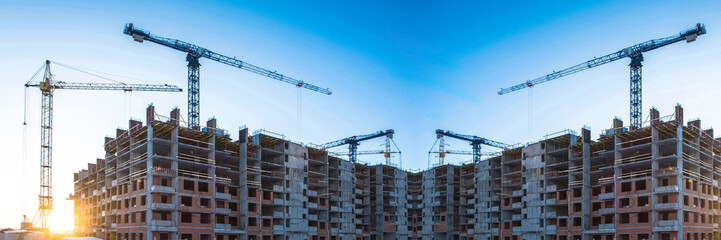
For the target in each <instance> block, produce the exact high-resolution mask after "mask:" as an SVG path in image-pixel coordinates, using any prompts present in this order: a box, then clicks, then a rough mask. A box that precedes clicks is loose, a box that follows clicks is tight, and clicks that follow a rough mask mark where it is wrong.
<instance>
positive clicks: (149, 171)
mask: <svg viewBox="0 0 721 240" xmlns="http://www.w3.org/2000/svg"><path fill="white" fill-rule="evenodd" d="M151 107H152V106H151ZM149 110H150V107H148V111H149ZM148 117H149V116H148ZM146 127H147V128H148V136H147V138H148V141H147V143H146V144H147V146H148V147H147V151H148V156H147V160H146V161H145V164H146V165H145V169H146V174H145V176H147V178H146V181H145V206H146V209H147V210H146V212H145V222H146V223H147V225H146V229H145V239H153V231H152V228H151V227H150V225H151V224H152V219H153V210H152V209H151V208H150V206H152V203H153V194H152V193H153V192H152V186H153V138H154V137H155V136H153V135H154V134H153V125H152V124H150V122H148V125H147V126H146ZM129 135H130V134H129ZM129 137H130V141H131V143H132V141H134V139H133V136H131V135H130V136H129ZM131 153H132V150H131ZM131 158H132V155H131ZM176 203H177V202H176Z"/></svg>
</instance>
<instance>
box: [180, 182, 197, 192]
mask: <svg viewBox="0 0 721 240" xmlns="http://www.w3.org/2000/svg"><path fill="white" fill-rule="evenodd" d="M183 190H188V191H195V182H193V181H190V180H183Z"/></svg>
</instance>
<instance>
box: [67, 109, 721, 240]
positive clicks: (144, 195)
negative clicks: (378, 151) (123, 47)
mask: <svg viewBox="0 0 721 240" xmlns="http://www.w3.org/2000/svg"><path fill="white" fill-rule="evenodd" d="M178 119H179V112H178V111H177V109H176V110H174V111H173V112H171V114H170V117H162V116H160V115H157V114H155V111H154V108H153V107H152V106H151V107H149V108H148V111H147V119H146V120H147V121H146V123H145V124H143V123H142V122H140V121H134V120H131V121H130V124H129V127H128V130H117V131H116V136H115V137H114V138H106V140H105V142H106V143H105V151H106V156H105V158H104V159H98V160H96V161H95V163H93V164H88V168H87V169H85V170H82V171H80V172H78V173H76V174H75V193H74V194H73V199H74V200H75V226H76V229H75V230H76V232H77V233H78V235H81V236H95V237H100V238H103V239H116V240H145V239H151V238H152V239H153V240H178V239H183V240H185V239H187V240H196V239H197V240H211V239H212V240H226V239H227V240H237V239H252V240H280V239H282V240H286V239H303V240H305V239H308V240H341V239H358V240H381V239H449V240H455V239H462V240H467V239H480V240H581V239H583V240H587V239H590V240H608V239H621V240H642V239H655V240H682V239H684V240H711V239H721V228H719V223H720V222H721V213H719V211H721V204H720V202H719V196H721V189H720V188H719V183H718V182H719V180H721V158H720V157H719V154H721V147H720V146H721V140H720V139H716V138H714V137H713V131H712V130H711V129H707V130H702V129H701V124H700V121H699V120H694V121H690V122H688V123H686V124H684V119H683V109H682V108H681V107H680V106H677V107H676V110H675V112H674V113H673V114H671V115H669V116H665V117H660V114H659V113H658V111H656V110H655V109H652V110H651V112H650V120H649V122H648V124H646V125H644V126H643V127H642V128H639V129H633V128H628V127H624V126H623V122H622V121H621V120H618V119H615V120H614V121H613V127H612V128H611V129H609V130H604V131H602V132H601V134H600V137H599V138H597V139H596V140H593V139H592V138H591V131H590V130H589V129H583V130H581V134H580V135H579V134H576V132H574V131H563V132H559V133H556V134H551V135H549V136H547V137H546V138H544V139H542V140H540V141H538V142H535V143H530V144H526V145H519V146H513V147H509V148H508V149H505V150H504V151H502V152H499V153H497V154H496V155H493V156H488V157H487V158H486V159H484V160H483V161H481V162H477V163H469V164H461V165H453V164H446V165H441V166H434V167H433V168H430V169H427V170H423V171H420V172H417V171H405V170H402V169H399V168H397V167H396V166H389V165H383V164H378V165H367V164H361V163H351V162H349V161H347V160H345V159H340V158H337V157H334V156H332V155H329V154H328V152H326V151H325V150H322V149H318V148H314V147H310V146H306V145H302V144H298V143H294V142H292V141H290V140H288V139H285V137H283V136H282V135H279V134H274V133H271V132H268V131H263V130H261V131H255V132H254V133H253V134H249V132H248V129H246V128H242V129H240V130H239V132H238V134H239V136H240V137H239V139H238V140H232V139H230V137H229V135H228V133H227V132H226V131H225V130H222V129H220V128H218V127H217V125H216V121H215V120H214V119H213V120H210V121H208V123H207V125H206V127H203V128H196V129H191V128H187V127H184V126H181V124H180V122H179V121H178Z"/></svg>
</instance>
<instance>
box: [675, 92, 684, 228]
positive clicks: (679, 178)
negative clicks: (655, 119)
mask: <svg viewBox="0 0 721 240" xmlns="http://www.w3.org/2000/svg"><path fill="white" fill-rule="evenodd" d="M679 108H680V107H679V106H677V107H676V109H677V115H676V119H677V120H678V119H679V116H678V109H679ZM682 116H683V115H682ZM680 120H681V122H679V125H678V126H677V127H676V168H677V169H678V175H676V186H678V189H679V194H678V199H677V200H676V201H677V202H678V203H679V205H681V206H683V186H684V182H683V155H682V154H681V153H683V117H681V118H680ZM676 216H678V222H679V224H678V235H677V238H676V239H684V238H683V237H684V236H683V229H684V226H683V222H684V218H683V207H679V209H678V210H677V211H676Z"/></svg>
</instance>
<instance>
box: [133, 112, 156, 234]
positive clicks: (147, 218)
mask: <svg viewBox="0 0 721 240" xmlns="http://www.w3.org/2000/svg"><path fill="white" fill-rule="evenodd" d="M151 107H152V106H150V107H148V109H149V110H150V108H151ZM148 117H150V116H148ZM146 127H147V128H148V137H147V138H148V141H147V143H146V144H147V146H148V147H147V151H148V156H147V160H146V162H145V164H146V167H145V169H146V171H147V172H146V176H147V178H146V181H145V190H146V191H145V196H146V197H145V206H146V207H147V208H146V209H147V210H146V212H145V223H146V224H147V225H146V226H150V224H151V221H152V219H153V211H152V210H151V209H150V205H151V203H152V202H153V195H152V194H151V193H152V192H151V191H150V190H151V187H152V186H153V137H154V136H153V135H154V134H153V125H151V124H150V123H148V125H147V126H146ZM130 141H131V144H132V141H133V138H132V136H131V138H130ZM130 157H131V159H132V155H131V156H130ZM152 238H153V231H152V228H151V227H146V231H145V239H148V240H152Z"/></svg>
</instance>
